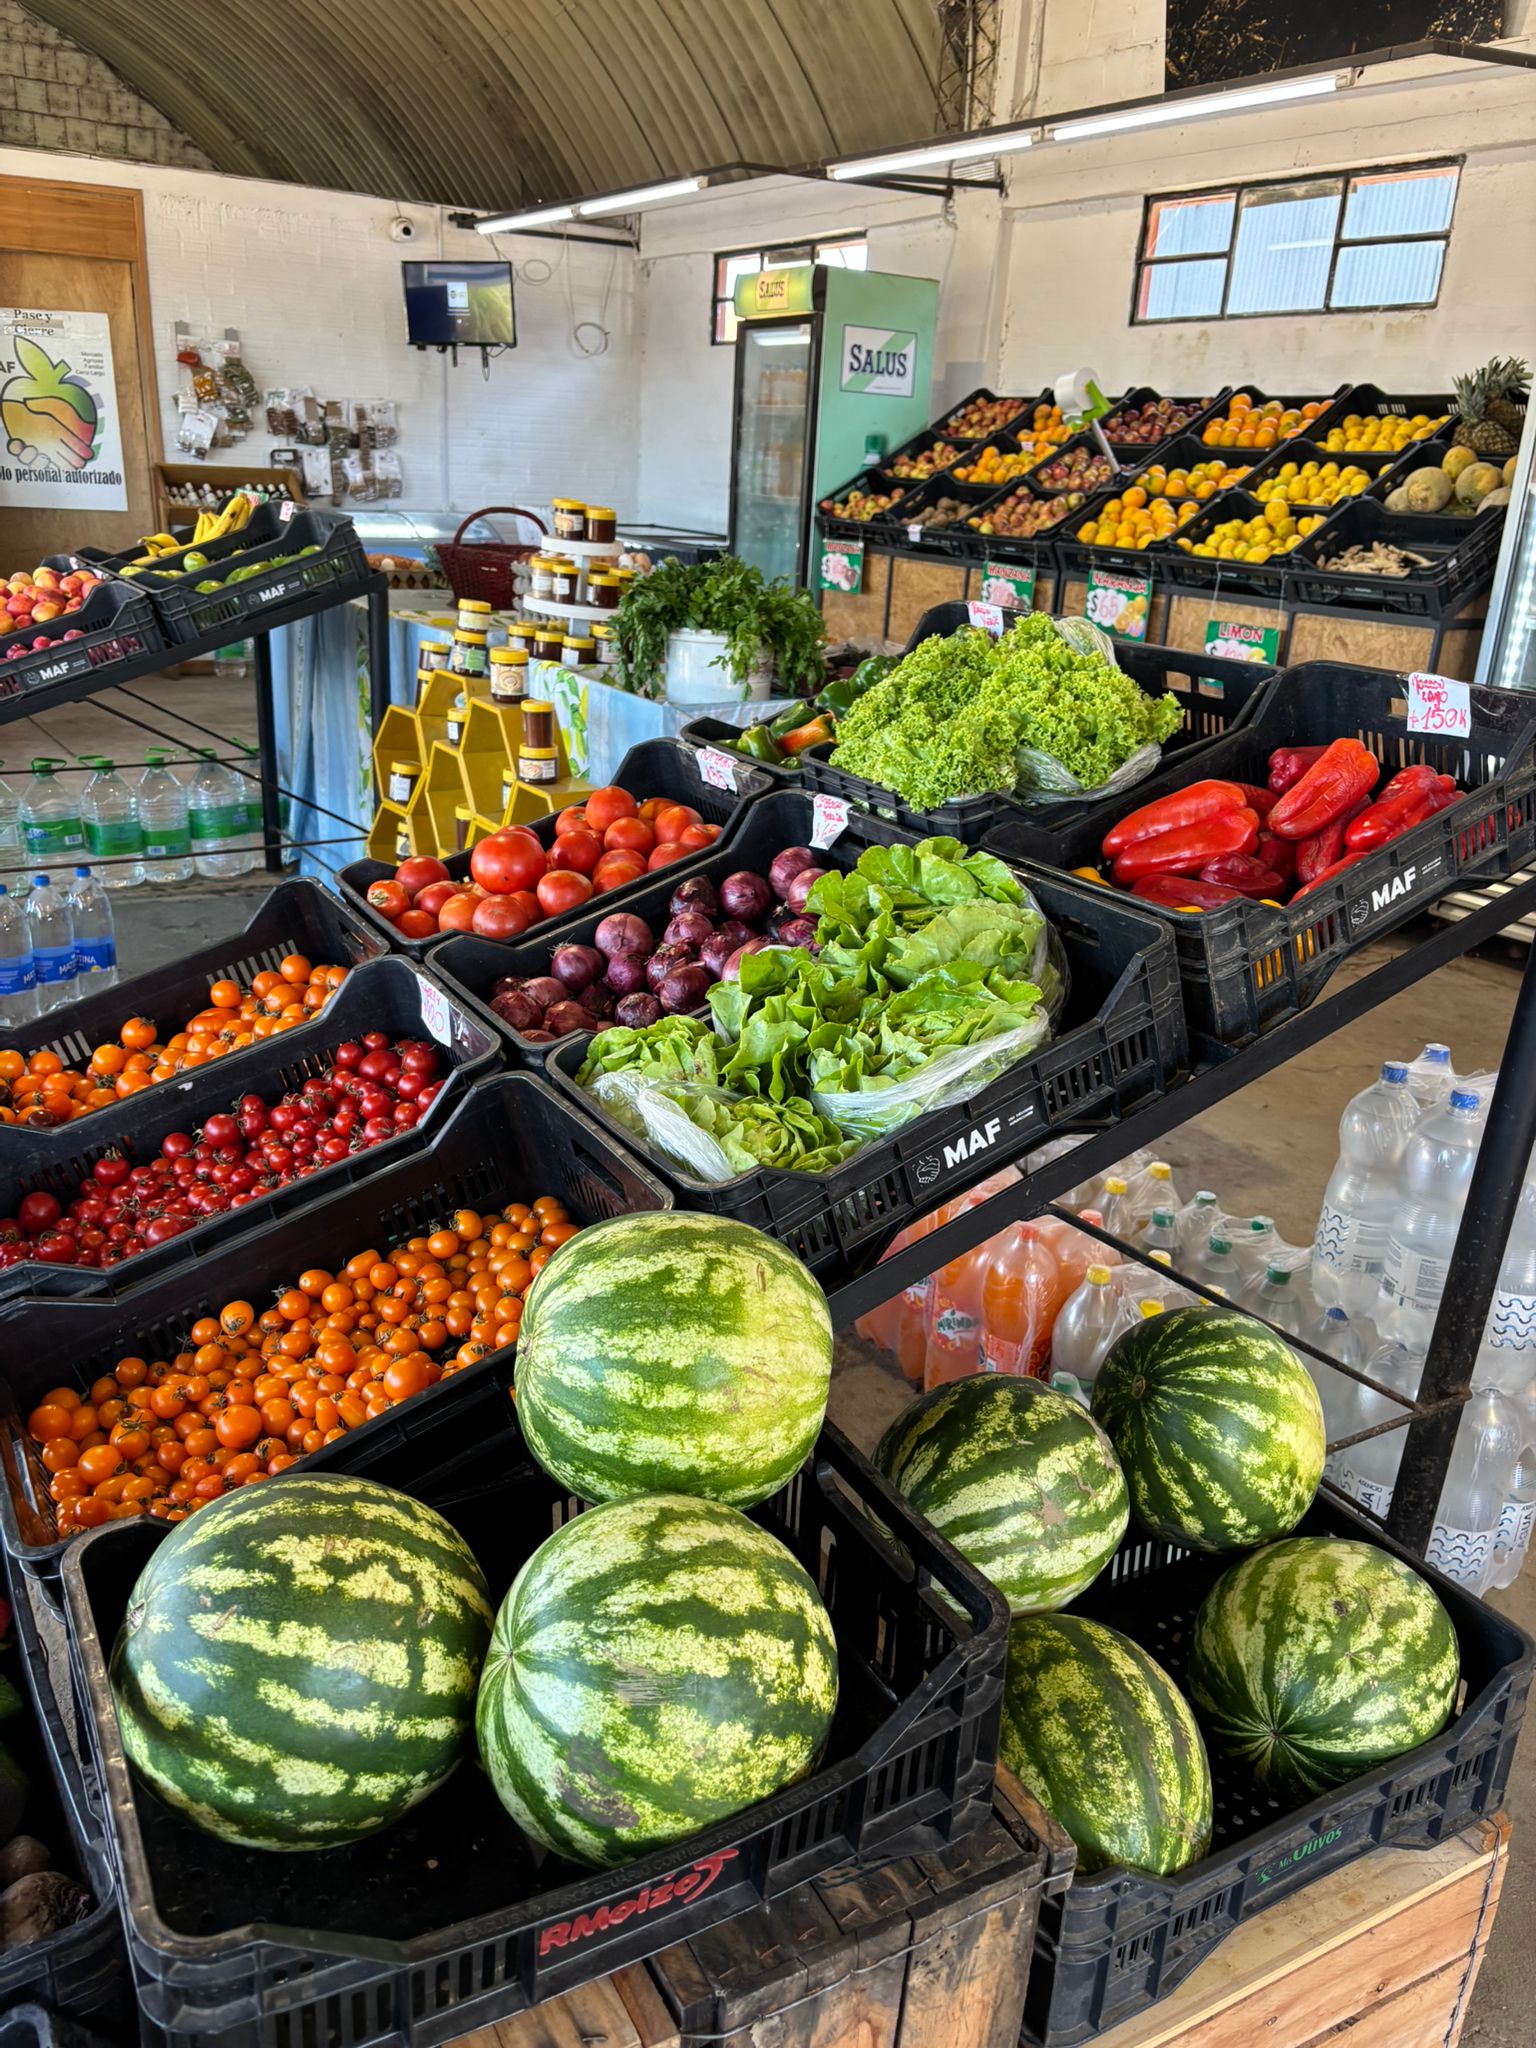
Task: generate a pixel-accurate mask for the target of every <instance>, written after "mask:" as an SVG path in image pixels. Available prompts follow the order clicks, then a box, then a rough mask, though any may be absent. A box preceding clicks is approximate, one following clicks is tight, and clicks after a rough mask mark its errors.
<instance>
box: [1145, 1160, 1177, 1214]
mask: <svg viewBox="0 0 1536 2048" xmlns="http://www.w3.org/2000/svg"><path fill="white" fill-rule="evenodd" d="M1147 1179H1148V1180H1149V1181H1151V1183H1152V1199H1153V1201H1154V1202H1155V1203H1156V1204H1157V1206H1158V1207H1159V1208H1160V1209H1177V1208H1178V1206H1179V1191H1178V1189H1177V1188H1176V1187H1175V1186H1174V1184H1173V1168H1172V1167H1171V1166H1170V1165H1169V1164H1168V1162H1167V1160H1166V1159H1154V1160H1153V1161H1152V1162H1151V1164H1150V1165H1149V1166H1148V1168H1147Z"/></svg>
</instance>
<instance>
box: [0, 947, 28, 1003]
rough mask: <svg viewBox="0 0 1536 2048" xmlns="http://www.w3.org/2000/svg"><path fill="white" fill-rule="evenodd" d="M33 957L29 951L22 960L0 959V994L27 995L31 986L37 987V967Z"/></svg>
mask: <svg viewBox="0 0 1536 2048" xmlns="http://www.w3.org/2000/svg"><path fill="white" fill-rule="evenodd" d="M32 958H33V956H32V955H31V954H30V953H28V954H27V955H26V957H25V958H24V959H21V960H16V959H11V960H0V996H20V995H25V994H26V992H27V990H28V989H29V988H36V987H37V969H36V968H35V967H34V966H33V964H32Z"/></svg>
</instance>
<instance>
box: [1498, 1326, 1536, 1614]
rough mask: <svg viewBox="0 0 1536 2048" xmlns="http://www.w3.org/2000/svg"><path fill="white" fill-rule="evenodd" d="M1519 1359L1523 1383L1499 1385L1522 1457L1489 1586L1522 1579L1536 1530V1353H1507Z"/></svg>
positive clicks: (1514, 1475)
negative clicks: (1512, 1417) (1511, 1412)
mask: <svg viewBox="0 0 1536 2048" xmlns="http://www.w3.org/2000/svg"><path fill="white" fill-rule="evenodd" d="M1512 1355H1518V1356H1520V1357H1521V1358H1522V1359H1523V1361H1524V1365H1525V1377H1524V1380H1523V1382H1520V1381H1518V1380H1515V1379H1513V1378H1510V1379H1506V1380H1504V1381H1502V1382H1501V1383H1500V1391H1501V1392H1502V1393H1503V1394H1504V1396H1505V1398H1506V1399H1507V1400H1508V1401H1509V1402H1510V1404H1511V1406H1512V1407H1513V1408H1514V1410H1515V1414H1516V1417H1517V1420H1518V1425H1519V1431H1520V1455H1519V1457H1518V1458H1517V1459H1516V1461H1515V1469H1514V1472H1513V1473H1512V1474H1511V1476H1510V1482H1509V1491H1508V1493H1507V1494H1506V1495H1505V1496H1504V1506H1503V1508H1502V1510H1501V1512H1500V1515H1499V1526H1498V1528H1497V1530H1496V1531H1495V1532H1494V1553H1495V1555H1494V1565H1493V1571H1492V1573H1491V1575H1490V1579H1489V1583H1490V1585H1493V1586H1512V1585H1513V1584H1514V1583H1515V1581H1516V1579H1518V1578H1519V1576H1520V1573H1521V1570H1522V1568H1523V1567H1524V1564H1525V1558H1526V1553H1527V1551H1528V1550H1529V1549H1530V1547H1531V1533H1532V1530H1533V1529H1536V1353H1532V1352H1524V1353H1520V1354H1510V1353H1506V1354H1505V1357H1506V1360H1507V1359H1508V1358H1509V1357H1510V1356H1512Z"/></svg>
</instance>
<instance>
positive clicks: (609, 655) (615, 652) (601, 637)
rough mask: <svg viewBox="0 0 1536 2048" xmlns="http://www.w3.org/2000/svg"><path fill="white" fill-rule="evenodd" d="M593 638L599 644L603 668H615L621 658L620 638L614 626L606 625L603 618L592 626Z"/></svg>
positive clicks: (598, 655)
mask: <svg viewBox="0 0 1536 2048" xmlns="http://www.w3.org/2000/svg"><path fill="white" fill-rule="evenodd" d="M592 638H593V640H594V641H595V642H596V644H597V659H598V664H599V666H600V667H602V668H613V667H615V666H616V665H617V663H618V659H619V639H618V635H617V634H616V633H615V632H614V630H613V628H612V626H605V625H604V624H603V623H602V621H601V620H599V621H598V623H597V624H596V625H595V626H594V627H593V628H592Z"/></svg>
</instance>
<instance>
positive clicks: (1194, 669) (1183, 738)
mask: <svg viewBox="0 0 1536 2048" xmlns="http://www.w3.org/2000/svg"><path fill="white" fill-rule="evenodd" d="M1021 616H1027V614H1019V613H1010V612H1008V611H1004V614H1003V622H1004V624H1005V626H1006V625H1011V624H1012V623H1013V622H1014V620H1015V619H1016V618H1018V617H1021ZM969 623H970V615H969V608H968V607H967V606H966V605H964V604H961V603H951V604H940V605H935V606H933V608H932V609H931V610H930V611H926V612H924V614H923V616H922V618H921V619H920V620H919V621H918V623H917V626H916V629H915V630H914V632H913V634H912V637H911V639H910V640H909V641H908V642H907V646H906V649H905V652H907V653H910V652H911V651H912V649H913V648H914V647H916V646H918V645H920V643H921V642H922V641H924V640H928V639H931V638H932V637H933V636H934V634H945V635H948V634H950V633H957V632H959V631H960V630H961V628H962V627H964V626H967V625H968V624H969ZM1115 658H1116V660H1117V661H1118V662H1119V665H1120V667H1121V668H1122V669H1124V670H1125V672H1126V674H1127V675H1129V676H1133V677H1134V678H1135V680H1136V681H1137V682H1138V683H1139V684H1140V685H1141V687H1142V688H1143V689H1144V690H1147V691H1149V692H1152V693H1154V694H1156V693H1159V692H1164V691H1172V692H1173V693H1174V694H1175V695H1177V696H1178V697H1180V698H1181V699H1182V700H1183V703H1184V723H1183V725H1182V726H1180V728H1179V730H1178V731H1177V732H1176V733H1174V734H1173V735H1172V737H1171V738H1170V739H1168V740H1167V741H1166V742H1165V743H1164V747H1163V759H1162V764H1160V765H1159V767H1158V768H1157V769H1155V770H1154V771H1153V777H1151V778H1149V779H1148V781H1147V782H1144V783H1139V784H1138V785H1137V791H1136V796H1135V801H1137V802H1145V801H1146V799H1145V797H1143V796H1142V795H1141V791H1143V790H1146V789H1148V788H1150V787H1151V783H1152V780H1153V778H1155V777H1161V776H1162V775H1164V774H1165V773H1167V772H1168V770H1169V768H1171V767H1172V766H1174V765H1178V766H1179V767H1182V766H1183V765H1184V764H1185V763H1187V762H1188V761H1189V760H1190V759H1191V756H1192V755H1193V753H1194V752H1195V751H1196V750H1197V749H1198V750H1199V751H1200V752H1201V753H1203V752H1204V750H1205V745H1206V743H1207V742H1208V741H1210V740H1212V739H1214V738H1217V737H1219V736H1220V735H1221V734H1223V733H1226V732H1229V731H1235V730H1236V729H1237V727H1239V726H1241V725H1245V724H1247V722H1248V721H1249V720H1250V719H1251V718H1252V717H1254V715H1255V714H1256V712H1257V710H1258V708H1259V706H1260V704H1261V703H1262V702H1263V700H1264V697H1265V694H1266V692H1267V691H1268V689H1269V686H1270V684H1271V683H1272V682H1273V681H1274V679H1275V677H1276V675H1277V674H1278V673H1279V671H1278V670H1277V669H1275V668H1273V667H1271V666H1270V665H1269V664H1267V663H1261V662H1247V661H1229V660H1226V659H1225V658H1223V657H1221V656H1218V655H1211V654H1195V653H1191V652H1189V651H1188V650H1186V649H1184V648H1178V647H1157V646H1151V645H1145V644H1143V643H1141V642H1138V641H1132V640H1117V641H1116V642H1115ZM832 751H833V750H832V748H831V747H830V746H817V747H811V748H809V749H808V750H807V751H806V752H805V753H804V754H803V755H802V756H801V759H802V760H803V761H804V763H805V776H806V780H807V782H808V783H809V785H810V787H811V788H812V789H813V790H820V791H822V792H824V793H825V794H827V795H830V796H840V797H842V798H844V799H845V801H847V802H848V803H850V804H853V805H856V806H857V807H858V808H859V809H861V810H869V811H873V812H874V813H875V815H876V816H878V817H882V818H888V819H890V820H891V822H892V823H894V824H898V825H904V826H905V827H906V828H907V830H908V831H909V832H915V833H917V834H918V835H919V837H923V836H926V835H927V834H929V833H944V834H948V835H949V836H951V837H953V838H955V839H960V840H963V841H964V842H965V844H966V845H967V846H979V845H980V844H981V842H982V841H983V840H984V839H985V838H986V836H987V835H988V833H990V832H993V831H995V830H997V829H998V828H999V827H1001V826H1004V825H1006V826H1008V827H1009V828H1010V829H1011V830H1012V832H1013V833H1014V834H1015V837H1014V839H1013V840H1012V841H1011V842H1010V843H1011V845H1012V847H1013V851H1014V852H1015V853H1016V854H1018V855H1020V856H1024V857H1027V858H1029V859H1031V860H1041V861H1051V862H1054V863H1055V864H1056V865H1057V866H1060V867H1077V866H1081V865H1083V863H1082V862H1080V861H1077V860H1067V859H1065V858H1064V857H1063V852H1062V848H1063V842H1064V839H1065V838H1066V837H1067V836H1069V833H1070V830H1071V828H1073V827H1075V826H1076V825H1078V824H1079V823H1080V822H1081V821H1082V820H1083V819H1085V818H1088V819H1091V818H1095V817H1099V816H1102V817H1103V818H1104V821H1105V829H1106V830H1107V829H1108V823H1109V819H1110V816H1111V814H1114V815H1118V814H1119V809H1120V808H1123V809H1131V808H1133V804H1132V802H1130V801H1127V800H1125V799H1122V798H1119V797H1110V798H1104V797H1097V796H1086V797H1083V798H1081V799H1073V800H1071V801H1064V802H1061V803H1053V804H1022V803H1019V802H1017V801H1015V799H1014V798H1013V797H1009V796H996V795H985V796H966V797H957V798H955V799H954V801H953V802H951V803H947V804H940V805H939V806H938V807H937V808H936V809H934V810H931V811H921V810H918V809H917V808H916V807H915V806H914V805H912V804H909V803H907V802H906V800H905V799H904V798H903V797H900V796H898V795H897V794H896V792H895V791H894V790H890V789H886V788H885V787H884V786H883V785H882V784H880V783H878V782H870V781H868V780H867V779H866V778H865V777H864V776H862V775H854V774H853V773H851V772H850V771H849V770H848V769H846V768H836V767H834V766H833V765H832V761H831V758H830V757H831V754H832Z"/></svg>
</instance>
